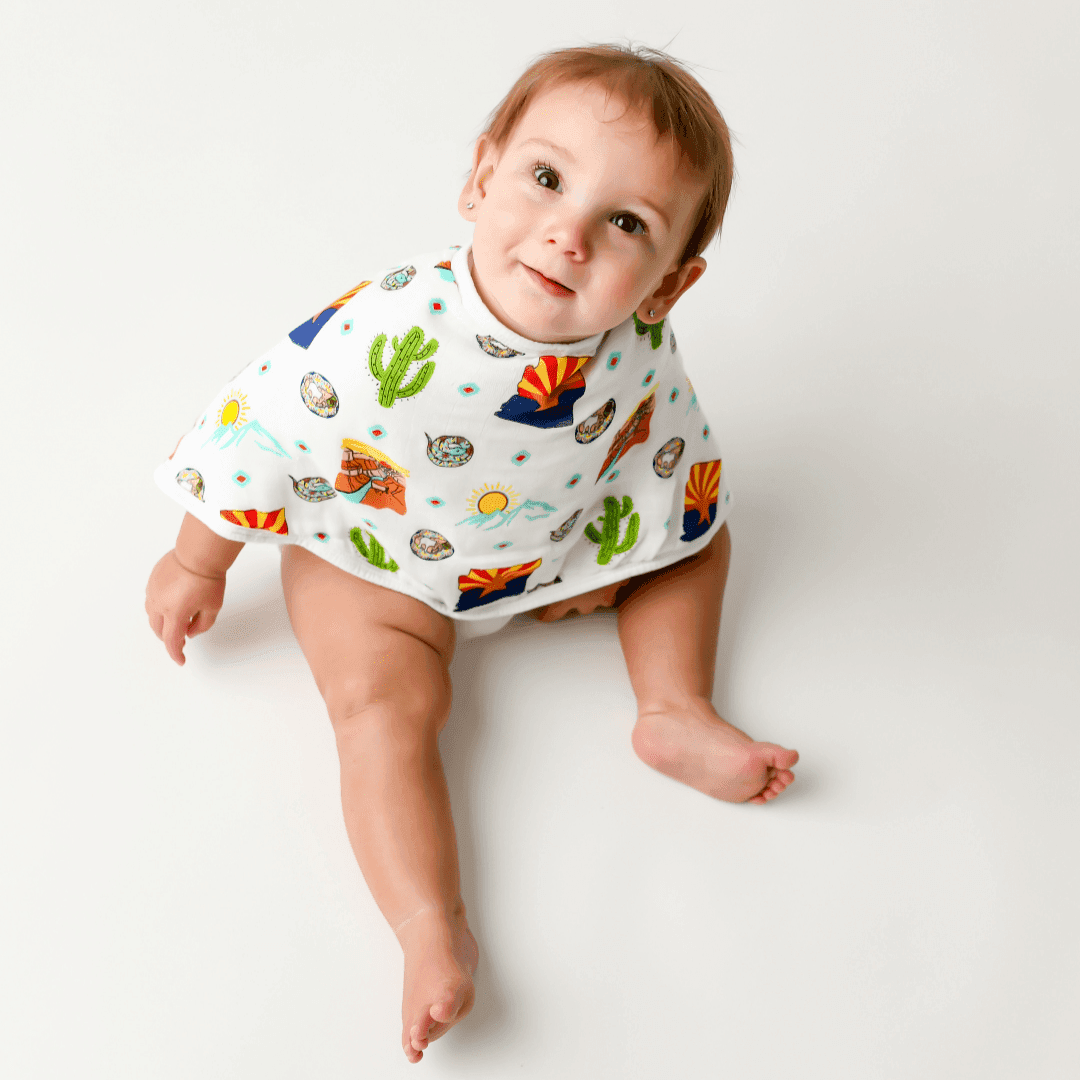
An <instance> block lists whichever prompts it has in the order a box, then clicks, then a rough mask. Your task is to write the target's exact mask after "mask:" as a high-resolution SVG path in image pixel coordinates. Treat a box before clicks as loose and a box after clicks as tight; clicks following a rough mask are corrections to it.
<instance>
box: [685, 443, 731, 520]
mask: <svg viewBox="0 0 1080 1080" xmlns="http://www.w3.org/2000/svg"><path fill="white" fill-rule="evenodd" d="M721 468H722V462H721V460H720V459H719V458H717V459H716V460H715V461H699V462H698V463H697V464H696V465H691V466H690V479H689V480H687V482H686V495H685V497H684V498H683V513H684V514H689V513H691V512H692V511H694V510H696V511H697V513H698V521H697V523H698V524H699V525H700V524H701V523H703V522H707V521H708V520H709V508H710V507H711V506H712V505H713V504H714V503H715V502H716V500H717V498H719V495H720V470H721Z"/></svg>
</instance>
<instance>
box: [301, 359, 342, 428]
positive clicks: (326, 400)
mask: <svg viewBox="0 0 1080 1080" xmlns="http://www.w3.org/2000/svg"><path fill="white" fill-rule="evenodd" d="M300 398H301V400H302V401H303V403H304V404H305V405H306V406H307V407H308V408H309V409H310V410H311V411H312V412H313V413H314V414H315V415H316V416H321V417H322V418H323V419H324V420H328V419H329V418H330V417H331V416H335V415H336V414H337V411H338V406H339V405H340V404H341V402H340V401H338V396H337V391H336V390H335V389H334V388H333V387H332V386H331V385H330V380H329V379H327V378H324V377H323V376H322V375H320V374H319V373H318V372H317V371H309V372H308V373H307V374H306V375H305V376H304V377H303V378H302V379H301V380H300Z"/></svg>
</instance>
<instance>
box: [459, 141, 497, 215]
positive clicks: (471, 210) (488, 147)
mask: <svg viewBox="0 0 1080 1080" xmlns="http://www.w3.org/2000/svg"><path fill="white" fill-rule="evenodd" d="M493 150H494V147H493V146H492V143H491V136H489V135H487V134H486V133H485V134H483V135H481V136H480V138H478V139H477V140H476V145H475V146H474V147H473V158H472V168H471V169H470V170H469V178H468V179H467V180H466V181H465V186H464V187H463V188H462V189H461V195H460V196H459V197H458V213H459V214H460V215H461V216H462V217H463V218H464V219H465V220H466V221H475V220H476V208H477V207H478V206H479V205H480V202H481V200H482V199H483V198H484V188H483V183H482V180H483V179H486V177H487V175H488V174H489V173H490V172H491V169H492V163H491V160H490V159H491V158H492V156H493Z"/></svg>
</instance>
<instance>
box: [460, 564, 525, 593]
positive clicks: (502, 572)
mask: <svg viewBox="0 0 1080 1080" xmlns="http://www.w3.org/2000/svg"><path fill="white" fill-rule="evenodd" d="M541 562H543V560H542V559H533V561H532V562H527V563H518V564H517V565H516V566H500V567H497V568H496V569H494V570H470V571H469V572H468V573H467V574H461V575H460V576H459V577H458V579H457V580H458V588H459V589H460V590H461V591H462V592H463V593H467V592H469V591H471V590H474V589H481V590H482V591H481V593H480V596H481V597H484V596H487V595H488V593H493V592H497V591H502V590H504V589H505V588H506V587H507V585H509V583H510V582H511V581H514V580H515V579H516V578H521V577H528V576H529V574H531V573H532V572H533V571H534V570H535V569H536V568H537V567H538V566H539V565H540V563H541Z"/></svg>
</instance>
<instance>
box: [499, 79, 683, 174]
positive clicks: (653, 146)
mask: <svg viewBox="0 0 1080 1080" xmlns="http://www.w3.org/2000/svg"><path fill="white" fill-rule="evenodd" d="M590 91H595V92H596V93H589V92H590ZM554 95H558V103H557V105H555V104H554V103H552V102H551V100H550V99H551V98H552V96H554ZM598 95H602V96H603V98H604V120H605V122H607V123H610V124H613V125H616V126H620V127H622V128H624V129H625V128H627V127H629V128H632V129H636V130H637V131H640V132H641V133H643V134H644V135H646V139H645V140H644V142H645V144H646V145H647V146H648V147H649V148H650V150H651V152H652V153H651V156H653V157H654V159H655V160H656V161H658V162H660V163H662V164H664V165H668V166H669V167H670V166H672V165H673V166H674V168H673V170H672V175H671V184H672V186H675V184H677V183H678V182H679V181H687V180H689V181H691V182H693V181H697V180H699V179H702V178H703V176H704V174H703V173H702V171H701V170H700V169H695V168H694V166H693V164H692V162H691V160H690V157H689V155H688V154H687V153H686V151H685V150H684V149H683V148H682V147H681V146H680V145H679V143H678V141H677V139H676V138H675V135H674V132H673V131H671V130H670V129H669V130H667V131H666V132H663V133H661V131H660V130H659V128H658V127H657V126H656V122H655V120H654V119H653V106H652V103H651V102H648V101H632V100H630V99H629V98H628V97H626V96H625V95H624V94H622V93H620V92H619V91H618V90H614V89H611V88H608V87H606V86H604V85H603V84H602V83H597V82H595V81H589V80H569V81H565V82H557V83H551V84H548V85H545V86H541V87H538V88H536V89H535V90H534V92H533V95H532V97H531V100H530V101H529V102H528V104H527V105H526V107H525V108H524V109H523V110H522V113H521V115H520V116H519V117H518V119H517V122H516V123H515V125H514V127H513V128H511V129H510V131H509V132H508V133H507V135H506V139H505V142H504V145H503V149H504V150H505V149H506V147H507V146H509V145H511V144H513V143H520V142H523V141H526V140H529V141H532V140H531V139H530V135H532V134H533V128H534V127H535V121H536V120H537V119H539V118H541V117H542V119H543V127H544V129H545V130H544V135H545V136H546V138H547V139H548V140H550V141H551V142H552V143H554V144H556V145H557V144H558V142H559V133H560V132H561V131H564V132H566V133H567V134H568V135H570V134H573V133H574V131H575V130H576V128H577V127H578V125H579V124H580V122H581V119H582V118H583V117H589V118H590V119H592V118H594V117H595V115H596V112H595V110H596V107H597V96H598ZM583 152H584V154H586V155H589V153H590V148H589V147H588V146H586V147H585V148H584V151H583ZM602 152H603V151H602V149H601V148H600V147H599V146H597V147H595V154H596V155H597V156H599V155H600V154H601V153H602Z"/></svg>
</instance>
